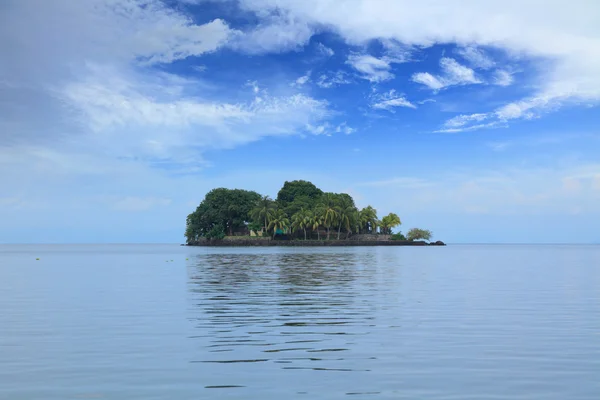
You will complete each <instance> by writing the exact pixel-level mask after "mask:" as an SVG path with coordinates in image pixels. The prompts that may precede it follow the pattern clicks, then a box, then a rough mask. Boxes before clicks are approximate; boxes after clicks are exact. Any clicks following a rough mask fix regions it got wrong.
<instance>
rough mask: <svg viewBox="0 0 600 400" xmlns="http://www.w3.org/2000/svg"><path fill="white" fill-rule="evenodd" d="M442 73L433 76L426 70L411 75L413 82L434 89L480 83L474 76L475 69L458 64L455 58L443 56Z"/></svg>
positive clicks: (441, 62)
mask: <svg viewBox="0 0 600 400" xmlns="http://www.w3.org/2000/svg"><path fill="white" fill-rule="evenodd" d="M440 67H441V68H442V73H441V74H440V75H438V76H433V75H431V74H430V73H428V72H419V73H416V74H414V75H413V76H412V80H413V82H416V83H421V84H423V85H425V86H427V87H429V88H430V89H432V90H434V91H438V90H440V89H443V88H446V87H448V86H456V85H471V84H477V83H482V81H481V80H480V79H479V78H478V77H476V76H475V71H473V70H472V69H471V68H469V67H465V66H464V65H461V64H459V63H458V62H457V61H456V60H455V59H453V58H448V57H443V58H442V59H441V60H440Z"/></svg>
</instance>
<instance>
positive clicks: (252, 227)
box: [248, 221, 263, 233]
mask: <svg viewBox="0 0 600 400" xmlns="http://www.w3.org/2000/svg"><path fill="white" fill-rule="evenodd" d="M262 228H263V225H262V224H261V223H260V222H254V221H253V222H250V223H249V224H248V230H251V231H254V232H255V233H256V232H260V230H261V229H262Z"/></svg>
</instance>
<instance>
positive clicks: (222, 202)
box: [185, 188, 261, 241]
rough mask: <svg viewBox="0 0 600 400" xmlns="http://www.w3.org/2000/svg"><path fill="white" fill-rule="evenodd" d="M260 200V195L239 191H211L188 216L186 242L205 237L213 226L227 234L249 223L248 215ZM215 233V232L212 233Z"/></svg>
mask: <svg viewBox="0 0 600 400" xmlns="http://www.w3.org/2000/svg"><path fill="white" fill-rule="evenodd" d="M260 199H261V196H260V194H258V193H256V192H253V191H249V190H241V189H225V188H218V189H213V190H211V191H210V192H208V193H207V194H206V196H205V197H204V200H202V202H201V203H200V205H199V206H198V207H197V208H196V211H194V212H193V213H191V214H190V215H188V217H187V224H186V225H187V226H186V231H185V236H186V237H187V239H188V241H190V240H196V239H198V238H199V237H202V236H206V235H207V234H208V233H209V232H211V230H212V229H213V228H214V227H215V226H220V227H221V229H224V230H225V232H227V233H228V234H230V235H231V234H233V232H234V230H236V229H239V228H242V227H244V226H245V225H246V223H247V222H248V221H249V213H250V210H252V208H254V207H255V206H256V204H257V203H258V202H259V200H260ZM213 232H217V231H213Z"/></svg>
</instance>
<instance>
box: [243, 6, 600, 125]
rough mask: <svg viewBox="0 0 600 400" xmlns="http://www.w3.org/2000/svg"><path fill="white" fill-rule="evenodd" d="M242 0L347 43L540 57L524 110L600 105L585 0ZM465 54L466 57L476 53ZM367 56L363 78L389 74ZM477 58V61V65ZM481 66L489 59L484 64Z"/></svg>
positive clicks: (423, 78)
mask: <svg viewBox="0 0 600 400" xmlns="http://www.w3.org/2000/svg"><path fill="white" fill-rule="evenodd" d="M241 1H242V3H243V4H244V5H245V6H246V7H247V8H248V9H251V10H256V11H259V10H261V11H262V12H264V10H272V11H275V10H280V9H285V10H286V12H288V13H290V14H291V15H294V16H296V17H298V18H301V19H302V20H304V21H307V22H308V23H315V24H322V25H323V26H328V27H332V28H333V29H334V30H335V31H336V32H337V33H338V34H340V35H341V36H342V37H343V38H344V39H345V40H346V41H348V42H349V43H351V44H357V45H362V44H365V43H367V42H368V41H370V40H373V39H381V38H386V39H393V40H395V41H397V42H399V43H403V44H404V45H406V46H431V45H433V44H436V43H458V44H462V45H464V46H467V48H473V49H478V48H486V47H490V48H496V49H501V50H503V51H505V52H506V53H507V54H508V55H509V56H510V55H515V56H518V57H520V58H521V59H523V58H525V59H526V58H528V57H529V58H532V59H536V60H545V65H544V68H543V69H540V70H539V71H537V72H538V74H537V77H536V78H535V81H536V83H537V85H536V92H535V93H534V94H533V95H532V96H531V98H525V99H522V102H524V103H527V104H530V105H532V106H533V107H531V108H529V112H530V113H532V114H539V113H540V112H543V111H544V110H546V109H547V108H546V106H545V105H544V104H541V103H539V102H536V101H535V100H533V99H539V98H545V99H547V102H546V104H547V103H554V104H569V103H572V104H576V103H581V102H583V103H592V104H598V102H600V76H599V75H598V73H597V71H598V70H600V25H598V23H597V18H596V14H597V13H595V12H593V10H594V9H595V8H597V5H596V4H595V3H594V2H589V1H587V0H575V1H574V2H573V1H566V0H559V1H556V2H554V3H553V5H552V7H547V8H546V9H545V12H543V13H540V9H539V5H538V4H537V3H523V2H516V1H509V2H506V1H500V0H494V1H486V2H481V1H476V0H470V1H468V3H465V4H464V6H463V7H460V8H457V7H454V6H453V5H452V4H450V3H448V2H446V1H444V0H434V1H428V2H412V1H396V0H384V1H380V2H376V3H373V2H372V1H369V0H357V1H352V2H347V3H345V4H344V6H343V7H340V2H339V1H337V0H307V1H302V2H285V3H283V2H280V1H278V0H241ZM590 9H591V10H592V11H590ZM499 15H501V16H502V17H501V18H499V17H498V16H499ZM436 21H437V22H436ZM440 21H442V22H440ZM469 46H471V47H469ZM469 51H470V50H469ZM471 53H473V52H471ZM471 53H469V56H471V55H473V54H475V53H473V54H471ZM471 58H473V57H471ZM473 59H474V58H473ZM370 61H372V64H374V66H376V68H372V69H367V68H369V67H366V66H365V67H364V69H366V71H367V72H363V74H364V76H365V77H367V78H370V79H373V80H375V81H381V80H386V79H390V78H391V76H390V74H391V72H390V69H389V68H388V67H386V66H385V64H382V63H378V62H376V61H373V60H370ZM481 61H482V60H478V62H479V64H480V65H481ZM367 64H368V63H367ZM483 65H484V66H486V65H489V63H487V64H486V63H485V61H484V64H483ZM370 72H373V73H372V74H371V73H370ZM416 78H417V81H418V82H420V83H424V84H426V85H427V86H429V87H430V88H432V89H434V90H439V89H441V88H442V87H444V86H445V85H444V82H443V81H442V80H441V79H440V78H439V77H437V76H434V75H431V74H427V73H423V75H417V77H416ZM499 82H502V83H506V82H507V80H500V81H499ZM517 103H519V102H517ZM522 105H524V104H522ZM539 107H541V108H539ZM521 115H523V116H527V115H528V114H527V113H522V114H521Z"/></svg>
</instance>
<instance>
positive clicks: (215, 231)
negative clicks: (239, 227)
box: [205, 225, 225, 240]
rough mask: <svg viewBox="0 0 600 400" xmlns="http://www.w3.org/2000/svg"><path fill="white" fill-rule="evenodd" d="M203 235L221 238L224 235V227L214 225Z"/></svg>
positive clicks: (210, 237)
mask: <svg viewBox="0 0 600 400" xmlns="http://www.w3.org/2000/svg"><path fill="white" fill-rule="evenodd" d="M205 236H206V238H207V239H217V240H220V239H223V238H224V237H225V229H223V225H215V226H213V227H212V229H211V230H210V231H209V232H208V233H207V234H206V235H205Z"/></svg>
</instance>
